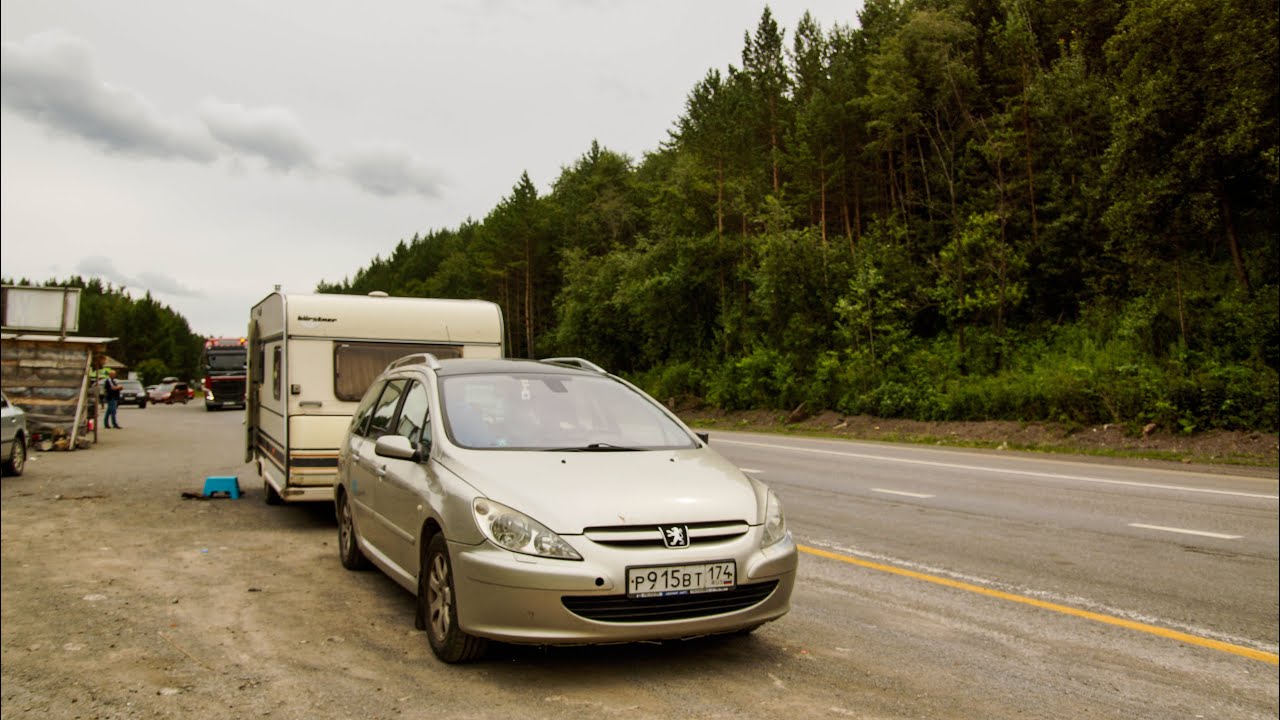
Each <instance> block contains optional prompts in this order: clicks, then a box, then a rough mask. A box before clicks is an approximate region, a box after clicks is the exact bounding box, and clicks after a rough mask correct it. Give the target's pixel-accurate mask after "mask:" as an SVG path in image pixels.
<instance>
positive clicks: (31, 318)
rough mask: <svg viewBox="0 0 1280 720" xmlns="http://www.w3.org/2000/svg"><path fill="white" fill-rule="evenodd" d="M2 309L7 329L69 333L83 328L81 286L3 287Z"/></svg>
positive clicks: (0, 309) (4, 324) (0, 308)
mask: <svg viewBox="0 0 1280 720" xmlns="http://www.w3.org/2000/svg"><path fill="white" fill-rule="evenodd" d="M0 293H3V295H2V296H0V311H2V312H3V316H4V317H3V322H2V323H0V324H2V325H3V326H4V329H6V330H37V331H45V332H60V333H70V332H77V331H78V330H79V329H80V288H63V287H28V286H25V285H24V286H17V285H5V286H4V287H3V288H0Z"/></svg>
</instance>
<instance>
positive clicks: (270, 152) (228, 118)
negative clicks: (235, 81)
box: [200, 98, 316, 172]
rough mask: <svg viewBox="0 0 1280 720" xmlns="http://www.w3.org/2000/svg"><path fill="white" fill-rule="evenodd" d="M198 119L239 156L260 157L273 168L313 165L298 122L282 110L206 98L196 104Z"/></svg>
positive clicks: (285, 110) (312, 157)
mask: <svg viewBox="0 0 1280 720" xmlns="http://www.w3.org/2000/svg"><path fill="white" fill-rule="evenodd" d="M200 117H201V119H202V120H204V124H205V126H206V127H207V128H208V129H209V132H210V133H211V134H212V135H213V137H214V138H216V139H217V140H218V141H219V142H221V143H222V144H224V145H226V146H227V147H229V148H231V149H232V150H234V151H236V152H238V153H240V154H242V155H252V156H257V157H260V158H262V159H263V160H266V161H267V164H268V165H269V166H270V167H272V168H273V169H276V170H280V171H284V172H287V171H289V170H295V169H296V170H310V169H312V168H313V167H314V166H315V164H316V162H315V150H314V149H313V148H312V146H311V143H310V142H308V141H307V139H306V137H305V133H304V132H303V130H302V123H300V122H298V119H297V118H296V117H294V115H293V113H292V112H291V111H289V110H288V109H286V108H281V107H265V108H246V107H244V106H243V105H239V104H236V103H230V102H223V101H222V100H219V99H217V98H209V99H207V100H205V101H204V102H203V103H201V105H200Z"/></svg>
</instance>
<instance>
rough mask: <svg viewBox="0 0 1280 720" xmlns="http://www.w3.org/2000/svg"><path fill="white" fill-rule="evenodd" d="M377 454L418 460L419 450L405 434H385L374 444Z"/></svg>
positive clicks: (374, 450) (399, 458)
mask: <svg viewBox="0 0 1280 720" xmlns="http://www.w3.org/2000/svg"><path fill="white" fill-rule="evenodd" d="M373 452H374V454H375V455H379V456H381V457H387V458H394V459H396V460H413V461H415V462H416V461H417V460H418V451H417V449H415V448H414V447H413V445H412V444H411V443H410V442H409V438H407V437H405V436H403V435H383V436H382V437H380V438H378V442H377V444H375V445H374V446H373Z"/></svg>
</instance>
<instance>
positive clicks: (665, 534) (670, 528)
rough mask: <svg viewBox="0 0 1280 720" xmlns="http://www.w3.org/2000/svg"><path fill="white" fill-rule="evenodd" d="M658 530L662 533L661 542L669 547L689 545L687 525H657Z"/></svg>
mask: <svg viewBox="0 0 1280 720" xmlns="http://www.w3.org/2000/svg"><path fill="white" fill-rule="evenodd" d="M658 532H661V533H662V542H663V543H665V544H666V546H667V547H669V548H682V547H689V526H688V525H659V526H658Z"/></svg>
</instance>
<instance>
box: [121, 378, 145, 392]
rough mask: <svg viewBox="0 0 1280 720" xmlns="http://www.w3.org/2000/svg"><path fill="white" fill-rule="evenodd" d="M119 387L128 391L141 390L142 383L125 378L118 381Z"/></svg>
mask: <svg viewBox="0 0 1280 720" xmlns="http://www.w3.org/2000/svg"><path fill="white" fill-rule="evenodd" d="M120 389H122V390H128V391H129V392H142V383H140V382H138V381H137V380H125V381H123V382H121V383H120Z"/></svg>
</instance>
